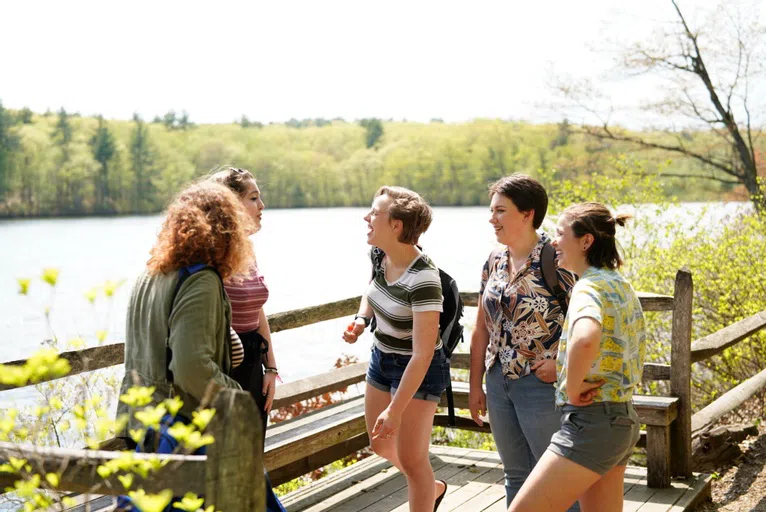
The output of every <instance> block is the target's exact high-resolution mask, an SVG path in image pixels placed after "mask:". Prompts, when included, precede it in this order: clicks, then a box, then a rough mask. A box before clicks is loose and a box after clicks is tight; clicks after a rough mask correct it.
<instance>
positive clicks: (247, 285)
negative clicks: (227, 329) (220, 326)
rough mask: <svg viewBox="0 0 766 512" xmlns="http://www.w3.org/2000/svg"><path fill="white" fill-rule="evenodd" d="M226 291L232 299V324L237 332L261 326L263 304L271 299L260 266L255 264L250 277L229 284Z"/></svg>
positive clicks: (248, 330)
mask: <svg viewBox="0 0 766 512" xmlns="http://www.w3.org/2000/svg"><path fill="white" fill-rule="evenodd" d="M226 293H227V294H228V295H229V300H230V301H231V326H232V327H233V328H234V330H235V331H237V332H250V331H255V330H257V329H258V327H260V315H261V309H263V305H264V304H265V303H266V301H267V300H268V299H269V288H268V287H267V286H266V283H265V282H264V281H263V276H262V275H261V274H260V272H259V271H258V267H257V266H256V265H253V268H252V269H250V277H249V278H247V279H245V280H244V281H242V282H241V283H239V284H231V283H229V284H227V285H226Z"/></svg>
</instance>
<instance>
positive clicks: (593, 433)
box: [548, 402, 640, 476]
mask: <svg viewBox="0 0 766 512" xmlns="http://www.w3.org/2000/svg"><path fill="white" fill-rule="evenodd" d="M639 436H640V431H639V423H638V414H636V410H635V409H634V408H633V404H632V403H631V402H596V403H592V404H590V405H586V406H582V407H578V406H576V405H569V404H566V405H564V406H562V407H561V429H560V430H559V431H558V432H556V433H555V434H553V437H552V438H551V444H550V445H549V446H548V449H549V450H550V451H552V452H553V453H556V454H558V455H560V456H562V457H564V458H566V459H569V460H571V461H572V462H576V463H577V464H579V465H581V466H584V467H586V468H588V469H590V470H591V471H594V472H596V473H598V474H599V475H602V476H603V475H605V474H606V473H607V472H608V471H609V470H610V469H612V468H613V467H615V466H624V465H626V464H627V463H628V459H629V458H630V455H631V453H633V447H634V446H636V443H637V442H638V438H639Z"/></svg>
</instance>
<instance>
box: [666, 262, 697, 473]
mask: <svg viewBox="0 0 766 512" xmlns="http://www.w3.org/2000/svg"><path fill="white" fill-rule="evenodd" d="M693 293H694V287H693V283H692V274H691V272H690V271H689V269H688V268H687V267H684V268H682V269H680V270H679V271H678V272H677V273H676V283H675V292H674V293H673V331H672V339H671V349H670V366H671V368H672V371H671V374H670V394H671V395H672V396H675V397H678V398H679V401H680V403H679V404H678V417H677V418H676V420H675V421H674V422H673V423H672V424H671V426H670V451H671V457H670V471H671V473H672V474H673V476H680V477H690V476H691V475H692V462H691V450H692V432H691V428H692V404H691V374H692V363H691V343H692V296H693Z"/></svg>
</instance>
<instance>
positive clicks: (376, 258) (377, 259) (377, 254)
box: [370, 247, 386, 279]
mask: <svg viewBox="0 0 766 512" xmlns="http://www.w3.org/2000/svg"><path fill="white" fill-rule="evenodd" d="M385 257H386V253H384V252H383V250H381V249H378V248H377V247H373V248H372V250H370V261H372V279H375V271H376V270H378V269H379V268H380V266H381V265H382V264H383V258H385Z"/></svg>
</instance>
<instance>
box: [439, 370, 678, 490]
mask: <svg viewBox="0 0 766 512" xmlns="http://www.w3.org/2000/svg"><path fill="white" fill-rule="evenodd" d="M452 393H453V395H454V397H455V408H458V409H468V383H466V382H453V383H452ZM439 405H440V406H441V407H447V399H446V396H442V400H441V402H440V403H439ZM633 405H634V407H635V408H636V412H637V413H638V419H639V421H640V422H641V423H642V424H645V425H646V437H647V467H648V468H649V472H648V479H649V481H650V482H649V486H650V487H668V486H669V485H670V426H671V424H672V423H673V421H675V419H676V418H677V417H678V406H679V399H678V398H676V397H668V396H645V395H636V396H634V397H633ZM434 425H437V426H442V427H448V426H449V418H448V416H447V415H446V414H437V415H436V418H435V419H434ZM455 427H456V428H460V429H463V430H473V431H476V432H491V431H490V427H489V421H486V422H485V423H484V426H483V427H480V426H478V425H477V424H476V423H474V421H473V420H472V419H471V418H466V417H458V418H456V425H455ZM665 482H667V484H665Z"/></svg>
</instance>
